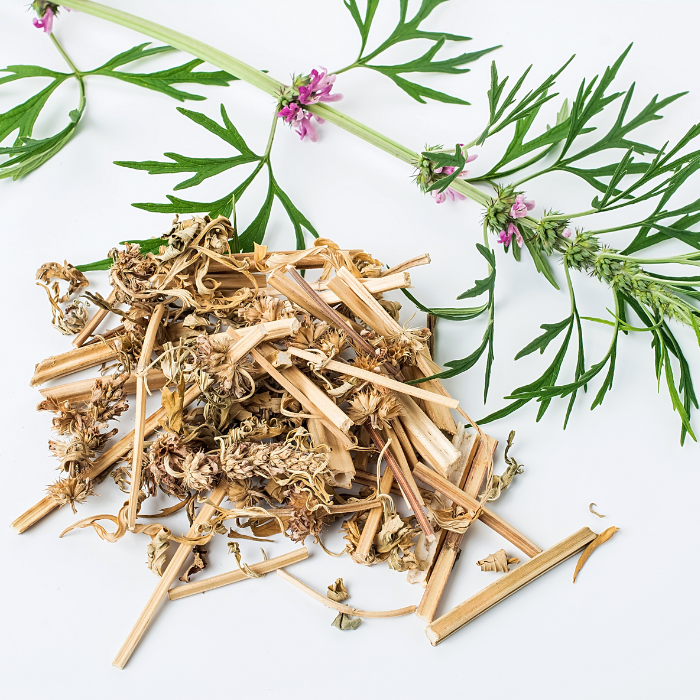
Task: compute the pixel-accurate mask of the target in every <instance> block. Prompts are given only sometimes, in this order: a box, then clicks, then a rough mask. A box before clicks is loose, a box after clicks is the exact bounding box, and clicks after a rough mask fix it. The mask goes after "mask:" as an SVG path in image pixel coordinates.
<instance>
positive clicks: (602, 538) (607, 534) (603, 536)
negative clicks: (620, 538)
mask: <svg viewBox="0 0 700 700" xmlns="http://www.w3.org/2000/svg"><path fill="white" fill-rule="evenodd" d="M619 529H620V528H619V527H614V526H613V527H609V528H608V529H607V530H603V532H601V533H600V535H598V537H596V538H595V539H594V540H593V542H591V543H590V544H589V545H588V546H587V547H586V549H584V550H583V552H582V553H581V556H580V557H579V560H578V561H577V562H576V569H575V570H574V580H573V583H576V577H577V576H578V572H579V571H581V569H582V568H583V565H584V564H585V563H586V562H587V561H588V558H589V557H590V556H591V554H593V552H594V551H595V550H596V549H597V548H598V547H600V545H601V544H603V542H607V541H608V540H609V539H610V538H611V537H612V536H613V535H614V534H615V533H616V532H617V531H618V530H619Z"/></svg>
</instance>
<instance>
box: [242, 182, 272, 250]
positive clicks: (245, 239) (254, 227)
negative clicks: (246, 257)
mask: <svg viewBox="0 0 700 700" xmlns="http://www.w3.org/2000/svg"><path fill="white" fill-rule="evenodd" d="M274 200H275V187H274V184H273V178H272V171H271V170H270V171H269V175H268V190H267V196H266V197H265V201H264V202H263V205H262V207H260V211H259V212H258V214H257V216H256V217H255V218H254V219H253V220H252V221H251V222H250V224H249V225H248V228H246V230H245V231H243V233H242V234H240V235H239V237H238V240H239V243H240V247H241V251H242V252H244V253H248V252H251V251H252V250H253V248H254V244H255V243H258V244H261V243H262V242H263V238H264V237H265V231H266V229H267V222H268V221H269V220H270V213H271V212H272V203H273V202H274Z"/></svg>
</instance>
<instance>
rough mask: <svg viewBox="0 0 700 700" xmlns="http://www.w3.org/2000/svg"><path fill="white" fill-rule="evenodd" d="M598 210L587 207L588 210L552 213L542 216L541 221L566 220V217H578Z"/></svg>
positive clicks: (595, 212)
mask: <svg viewBox="0 0 700 700" xmlns="http://www.w3.org/2000/svg"><path fill="white" fill-rule="evenodd" d="M599 211H600V210H599V209H589V210H588V211H580V212H578V213H577V214H552V215H551V216H543V217H542V221H543V222H544V221H567V220H568V219H578V218H580V217H582V216H590V215H591V214H597V213H598V212H599Z"/></svg>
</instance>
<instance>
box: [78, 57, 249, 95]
mask: <svg viewBox="0 0 700 700" xmlns="http://www.w3.org/2000/svg"><path fill="white" fill-rule="evenodd" d="M147 46H150V44H149V43H145V44H139V45H138V46H134V47H133V48H132V49H129V50H128V51H124V53H120V54H119V55H118V56H115V57H114V58H112V59H111V60H109V61H107V63H105V64H104V65H102V66H100V67H99V68H95V69H94V70H91V71H88V72H86V73H85V75H103V76H106V77H109V78H117V79H118V80H123V81H124V82H127V83H131V84H132V85H139V86H140V87H144V88H148V89H149V90H156V91H157V92H162V93H164V94H165V95H168V96H169V97H173V98H175V99H176V100H180V102H184V101H185V100H204V99H206V98H205V97H203V96H202V95H197V94H193V93H190V92H185V91H184V90H179V89H177V88H174V87H173V85H176V84H183V83H190V84H196V85H218V86H221V87H227V86H228V84H229V83H230V82H231V81H232V80H238V78H236V77H235V76H233V75H231V74H230V73H227V72H226V71H222V70H218V71H196V72H195V70H194V69H195V68H197V67H198V66H201V65H202V63H204V61H201V60H200V59H195V60H193V61H189V62H187V63H183V64H182V65H180V66H175V67H174V68H168V69H167V70H162V71H157V72H155V73H124V72H122V71H117V70H115V68H119V67H120V66H123V65H125V64H127V63H132V62H133V61H138V60H140V59H141V58H145V57H146V56H152V55H155V54H158V53H163V52H165V51H174V50H175V49H173V47H172V46H156V47H153V48H150V49H148V48H146V47H147Z"/></svg>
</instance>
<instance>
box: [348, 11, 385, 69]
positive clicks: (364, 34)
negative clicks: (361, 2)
mask: <svg viewBox="0 0 700 700" xmlns="http://www.w3.org/2000/svg"><path fill="white" fill-rule="evenodd" d="M343 4H344V5H345V7H347V8H348V10H349V12H350V14H351V15H352V18H353V19H354V20H355V24H356V25H357V28H358V29H359V30H360V37H361V39H362V44H361V46H360V53H359V55H360V56H362V53H363V51H364V50H365V46H366V45H367V38H368V37H369V30H370V28H371V26H372V20H373V19H374V13H375V12H376V11H377V7H379V0H367V9H366V10H365V16H364V18H363V17H362V15H361V14H360V9H359V8H358V6H357V2H356V0H343Z"/></svg>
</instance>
